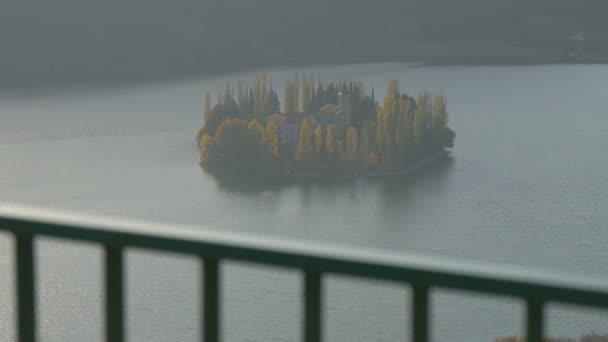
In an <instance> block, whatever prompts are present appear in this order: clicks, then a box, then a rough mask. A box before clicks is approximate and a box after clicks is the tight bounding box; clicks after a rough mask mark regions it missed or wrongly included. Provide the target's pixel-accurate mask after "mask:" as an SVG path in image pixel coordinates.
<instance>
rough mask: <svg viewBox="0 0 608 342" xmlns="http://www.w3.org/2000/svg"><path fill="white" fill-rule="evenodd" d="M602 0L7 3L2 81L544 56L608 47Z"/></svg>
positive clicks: (593, 52)
mask: <svg viewBox="0 0 608 342" xmlns="http://www.w3.org/2000/svg"><path fill="white" fill-rule="evenodd" d="M606 10H608V2H606V1H602V0H586V1H579V0H537V1H529V0H511V1H499V0H434V1H422V0H404V1H396V0H380V1H367V0H366V1H364V0H330V1H325V0H309V1H294V0H258V1H251V0H226V1H219V0H210V1H201V0H171V1H167V0H162V1H161V0H122V1H117V0H111V1H99V0H56V1H46V2H35V3H32V2H28V1H19V2H18V1H10V2H4V3H3V4H2V5H0V42H1V44H2V45H1V46H2V54H0V75H1V76H2V77H0V83H1V84H2V85H4V86H6V85H8V86H13V85H16V84H19V85H29V84H42V83H47V82H51V83H54V82H72V81H79V82H86V81H94V82H99V81H125V80H136V81H140V80H146V79H163V78H170V77H184V76H186V77H190V76H197V75H200V74H203V73H209V72H216V71H222V70H227V69H233V68H244V67H256V66H260V65H273V64H288V63H292V64H293V63H325V62H329V63H332V62H356V61H379V60H387V59H390V60H398V59H401V60H407V59H409V60H411V59H416V60H421V59H424V60H431V61H437V62H442V63H443V62H456V63H460V62H479V63H492V62H505V63H509V62H515V63H517V62H536V61H539V62H543V61H545V60H551V59H559V58H560V56H563V55H565V54H566V53H567V51H568V50H569V49H571V48H573V47H572V46H571V45H572V42H571V41H569V40H568V36H570V35H572V34H574V33H576V32H579V31H583V30H584V31H585V33H586V34H587V35H586V37H587V39H586V41H585V44H586V46H585V47H586V48H587V50H588V51H589V53H588V56H589V57H588V58H592V59H596V60H598V59H600V60H601V59H603V57H604V56H606V55H608V53H605V51H604V49H605V48H604V46H606V45H607V44H605V42H606V41H608V39H606V37H605V36H606V34H604V32H608V22H607V21H606V20H604V18H603V14H604V13H606Z"/></svg>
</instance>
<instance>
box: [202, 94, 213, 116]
mask: <svg viewBox="0 0 608 342" xmlns="http://www.w3.org/2000/svg"><path fill="white" fill-rule="evenodd" d="M204 98H205V121H207V120H208V119H209V116H210V115H211V111H212V110H213V108H212V107H211V91H210V90H209V89H205V93H204Z"/></svg>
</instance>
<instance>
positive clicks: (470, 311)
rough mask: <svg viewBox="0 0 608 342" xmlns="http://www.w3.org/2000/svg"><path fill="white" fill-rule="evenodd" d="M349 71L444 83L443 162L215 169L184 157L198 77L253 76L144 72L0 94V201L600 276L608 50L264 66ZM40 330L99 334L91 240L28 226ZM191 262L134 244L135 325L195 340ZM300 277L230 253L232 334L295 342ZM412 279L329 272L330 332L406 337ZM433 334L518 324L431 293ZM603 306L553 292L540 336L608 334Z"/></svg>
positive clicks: (196, 121)
mask: <svg viewBox="0 0 608 342" xmlns="http://www.w3.org/2000/svg"><path fill="white" fill-rule="evenodd" d="M296 71H298V72H300V73H302V72H306V71H314V72H315V73H319V74H321V76H322V77H324V78H328V79H333V78H335V77H342V76H350V77H351V78H353V79H361V80H363V81H364V82H365V83H366V85H367V86H368V87H372V86H373V87H375V88H376V93H377V94H379V93H383V91H384V86H385V81H386V79H387V78H388V77H389V76H390V75H395V76H396V77H397V78H398V79H399V80H400V81H401V86H402V90H403V91H407V92H410V93H414V92H416V91H418V90H421V89H429V90H444V91H445V92H446V93H447V94H448V98H449V109H450V114H451V126H452V127H453V128H454V129H455V131H456V132H457V137H456V150H455V151H454V158H453V160H452V161H451V162H446V163H442V164H439V165H437V166H435V167H432V168H430V169H427V170H425V171H424V172H419V173H418V174H416V175H414V176H413V177H412V178H411V179H408V180H407V181H403V180H398V179H392V180H360V181H354V182H345V183H340V184H308V185H297V186H296V185H292V186H285V187H279V188H271V189H268V188H263V187H260V186H256V185H255V184H247V182H240V183H237V184H232V183H229V184H227V183H223V184H220V183H218V182H217V181H216V180H215V179H214V178H212V177H210V176H208V175H206V174H205V173H203V172H202V171H201V170H200V169H199V167H198V165H197V163H198V157H197V150H196V146H195V144H194V140H193V139H194V135H195V133H196V130H197V128H198V127H199V126H200V125H201V124H202V122H201V121H202V114H201V113H202V107H203V106H202V91H203V89H204V88H205V87H211V88H212V89H220V88H222V87H223V86H224V84H225V82H226V81H227V80H234V79H238V78H247V79H250V78H251V77H252V73H243V74H235V75H226V76H223V77H218V78H212V79H203V80H200V81H189V82H181V83H171V84H160V85H149V86H139V87H116V88H105V89H98V90H95V89H86V90H79V91H73V90H63V91H55V92H52V93H30V94H26V93H23V92H22V93H18V94H16V93H5V94H1V95H0V115H1V116H0V117H1V118H2V121H1V124H0V160H1V161H2V167H1V168H0V189H1V191H0V200H1V201H3V202H8V203H13V204H25V205H34V206H41V207H45V208H52V209H62V210H74V211H78V212H86V213H93V214H102V215H112V216H123V217H128V218H136V219H145V220H153V221H163V222H170V223H171V222H175V223H185V224H193V225H198V226H206V227H209V228H211V229H217V230H222V231H236V232H247V233H253V234H259V235H265V236H278V237H284V238H296V239H305V240H309V241H311V242H314V241H323V242H333V243H339V244H344V245H350V246H364V247H369V248H379V249H386V250H392V251H397V252H399V251H403V252H408V253H411V252H414V253H420V254H425V255H438V256H445V257H456V258H465V259H474V260H483V261H491V262H500V263H508V264H514V265H524V266H529V267H535V268H542V269H549V270H558V271H565V272H569V273H572V274H583V275H591V276H603V275H605V274H606V273H607V272H608V258H607V257H606V255H607V254H606V252H607V251H608V249H607V247H606V245H607V244H608V211H607V210H606V208H608V197H607V196H606V194H607V193H608V172H607V171H608V153H607V151H608V113H607V111H606V100H605V99H606V94H608V82H607V81H606V80H608V66H535V67H429V68H417V67H412V66H411V65H404V64H375V65H356V66H340V67H318V68H307V69H297V70H296V69H290V70H274V71H272V72H271V77H272V79H273V81H274V84H275V85H280V84H281V83H282V82H283V81H284V80H285V79H287V78H288V77H291V76H293V73H294V72H296ZM39 244H40V247H41V248H40V249H39V256H40V260H41V262H40V264H39V271H40V281H41V286H40V293H41V298H40V302H39V304H40V323H41V324H40V325H41V327H40V329H41V331H42V341H95V340H100V339H101V336H102V335H101V329H102V326H103V320H102V306H101V301H100V298H101V289H100V280H101V271H100V268H99V266H100V261H101V259H100V257H101V254H100V251H99V249H97V248H96V247H95V246H89V245H81V244H74V243H68V244H65V243H60V242H58V241H53V240H41V241H40V242H39ZM11 251H12V245H11V243H10V239H8V238H7V237H0V270H1V271H2V273H3V274H5V276H4V277H2V279H0V303H1V305H0V341H10V340H12V339H13V331H12V326H13V318H12V313H13V303H12V291H13V285H14V279H13V277H12V276H11V275H10V274H11V272H12V266H11V265H12V254H11ZM197 271H198V264H197V262H196V260H194V259H191V258H184V257H176V256H173V255H158V254H149V253H147V252H145V251H137V250H136V251H130V252H129V254H128V272H129V279H128V289H129V303H128V314H129V336H130V340H131V341H195V340H197V338H198V304H197V298H198V274H197ZM299 280H300V279H299V275H298V274H297V273H294V272H285V271H283V270H276V269H273V268H259V267H253V266H251V265H247V264H233V263H231V264H229V265H228V267H227V269H226V272H225V279H224V283H225V291H224V296H223V300H224V304H225V331H224V335H225V337H226V341H294V340H296V339H297V338H298V336H299V327H298V320H299V312H300V303H299V300H298V298H299V296H300V293H301V288H300V286H299ZM406 303H407V292H406V291H405V290H404V289H402V288H401V287H399V286H395V285H394V284H384V283H376V282H363V281H360V280H359V279H355V281H354V282H353V281H352V279H344V278H340V277H330V278H329V279H328V280H327V303H326V312H327V323H326V324H327V337H328V340H329V341H345V342H346V341H403V340H404V339H405V336H406V335H407V334H408V332H407V329H406V326H405V324H404V322H407V319H408V318H407V313H406V306H405V305H406ZM433 305H434V309H433V317H434V319H435V321H434V322H435V324H434V326H433V336H434V338H435V340H436V341H491V340H492V339H493V338H494V337H496V336H502V335H513V334H520V333H521V332H522V328H521V324H520V323H521V321H522V316H521V313H522V306H521V305H520V303H519V302H517V301H513V300H510V299H508V298H498V299H496V298H492V297H480V296H471V295H468V294H463V293H456V292H446V291H437V294H436V296H435V297H434V300H433ZM607 319H608V315H606V314H603V313H601V312H594V311H581V310H580V309H575V308H564V307H551V310H550V315H549V329H550V333H551V334H554V335H569V336H578V335H580V334H582V333H586V332H591V331H597V332H608V320H607Z"/></svg>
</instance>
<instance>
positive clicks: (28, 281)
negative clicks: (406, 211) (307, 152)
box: [0, 207, 608, 342]
mask: <svg viewBox="0 0 608 342" xmlns="http://www.w3.org/2000/svg"><path fill="white" fill-rule="evenodd" d="M0 231H8V232H10V233H12V234H13V235H14V236H15V242H16V249H15V250H16V252H15V253H16V270H17V333H18V335H17V336H18V341H19V342H34V341H36V326H37V324H36V319H37V318H36V312H35V307H36V274H35V271H34V270H35V269H36V267H35V263H36V259H35V257H34V255H35V243H34V240H35V238H36V237H39V236H40V237H56V238H62V239H73V240H78V241H84V242H93V243H98V244H100V245H101V246H102V247H103V248H104V250H105V265H104V270H105V320H106V324H105V333H106V340H107V341H108V342H122V341H125V313H124V303H125V294H124V253H125V249H126V248H130V247H137V248H146V249H151V250H157V251H169V252H177V253H184V254H190V255H196V256H198V257H200V259H201V261H202V262H201V266H202V267H201V275H202V282H201V283H202V289H201V292H202V296H201V299H202V300H201V308H202V310H201V311H202V313H203V317H202V319H201V323H202V326H201V330H202V334H201V335H202V340H203V341H204V342H216V341H220V340H221V300H220V291H221V288H220V276H221V266H222V265H221V262H222V261H225V260H235V261H247V262H252V263H258V264H264V265H273V266H279V267H287V268H291V269H297V270H300V271H301V272H302V274H303V289H304V294H303V302H304V310H303V322H302V329H303V334H302V337H303V340H304V341H305V342H317V341H322V339H323V332H322V326H323V324H322V321H323V310H322V307H323V282H322V279H323V276H324V275H326V274H342V275H351V276H358V277H363V278H368V279H378V280H384V281H390V282H397V283H402V284H403V285H404V289H405V288H406V286H409V287H411V290H412V291H411V293H412V301H411V304H410V310H411V319H412V321H411V329H412V340H413V341H414V342H426V341H429V327H430V323H431V322H430V316H429V297H430V290H431V289H434V288H447V289H458V290H466V291H472V292H478V293H489V294H493V295H500V296H510V297H515V298H519V299H521V300H522V301H523V302H524V303H525V304H526V319H525V329H526V330H525V331H526V335H527V338H528V341H535V342H540V341H542V336H543V332H544V308H545V305H546V304H547V303H549V302H559V303H568V304H577V305H582V306H589V307H599V308H608V286H607V285H608V284H606V283H605V282H602V281H596V280H586V279H580V278H577V279H572V278H571V277H564V276H557V275H552V274H544V273H539V272H532V271H527V270H522V269H517V268H508V267H501V266H493V265H486V264H475V263H458V262H454V261H446V260H439V259H435V258H426V257H420V256H413V255H404V254H391V253H386V252H382V251H370V250H359V249H348V248H341V247H336V246H327V245H326V246H320V245H317V244H314V245H312V244H310V243H299V242H288V241H278V240H272V239H266V238H256V237H245V236H242V235H240V234H230V233H218V232H216V231H209V230H205V229H203V228H176V227H172V226H165V225H158V224H144V223H137V222H128V221H115V220H108V219H95V218H90V217H85V216H80V215H72V214H61V213H54V212H46V211H40V210H33V209H24V208H15V207H6V208H0ZM404 305H406V303H404ZM404 324H406V322H404Z"/></svg>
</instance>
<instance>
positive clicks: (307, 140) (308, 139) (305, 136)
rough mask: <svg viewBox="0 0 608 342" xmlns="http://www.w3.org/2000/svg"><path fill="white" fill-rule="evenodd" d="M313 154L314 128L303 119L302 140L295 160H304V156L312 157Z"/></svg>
mask: <svg viewBox="0 0 608 342" xmlns="http://www.w3.org/2000/svg"><path fill="white" fill-rule="evenodd" d="M311 154H312V127H311V125H310V122H309V121H308V120H306V119H303V120H302V121H301V122H300V140H299V142H298V145H297V146H296V152H295V155H294V158H295V159H296V160H302V159H303V158H304V156H310V155H311Z"/></svg>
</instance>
